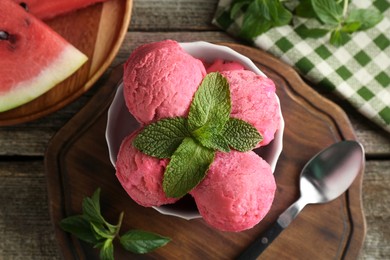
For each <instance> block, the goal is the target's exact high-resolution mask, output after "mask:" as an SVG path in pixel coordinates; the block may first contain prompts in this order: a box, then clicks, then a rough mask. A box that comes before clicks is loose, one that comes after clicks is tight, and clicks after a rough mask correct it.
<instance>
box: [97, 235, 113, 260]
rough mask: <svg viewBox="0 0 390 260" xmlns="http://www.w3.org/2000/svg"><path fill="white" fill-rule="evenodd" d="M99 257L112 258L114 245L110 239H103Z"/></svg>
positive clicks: (103, 259) (105, 259)
mask: <svg viewBox="0 0 390 260" xmlns="http://www.w3.org/2000/svg"><path fill="white" fill-rule="evenodd" d="M99 256H100V259H101V260H114V245H113V243H112V239H110V238H109V239H107V240H106V241H104V244H103V246H102V247H101V248H100V255H99Z"/></svg>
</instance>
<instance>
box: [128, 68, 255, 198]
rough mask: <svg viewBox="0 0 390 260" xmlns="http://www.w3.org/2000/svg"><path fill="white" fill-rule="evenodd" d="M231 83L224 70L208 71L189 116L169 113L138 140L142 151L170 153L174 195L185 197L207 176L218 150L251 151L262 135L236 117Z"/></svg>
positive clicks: (169, 190) (167, 187)
mask: <svg viewBox="0 0 390 260" xmlns="http://www.w3.org/2000/svg"><path fill="white" fill-rule="evenodd" d="M231 107H232V105H231V99H230V89H229V83H228V81H227V80H226V78H225V77H223V76H222V74H220V73H218V72H215V73H210V74H207V75H206V77H205V78H204V79H203V81H202V83H201V84H200V86H199V88H198V90H197V91H196V93H195V95H194V98H193V100H192V102H191V105H190V110H189V114H188V118H180V117H176V118H167V119H162V120H159V121H157V122H155V123H152V124H150V125H148V126H146V127H145V128H144V129H143V130H142V131H141V132H140V133H139V134H138V135H137V136H136V138H135V139H134V141H133V145H134V146H135V147H136V148H137V149H138V150H140V151H141V152H143V153H145V154H147V155H150V156H153V157H157V158H170V162H169V164H168V166H167V168H166V170H165V173H164V179H163V189H164V192H165V194H166V195H167V196H168V197H174V198H179V197H182V196H184V195H185V194H186V193H188V192H189V191H190V190H192V189H193V188H195V187H196V185H198V184H199V183H200V182H201V181H202V180H203V178H204V177H205V176H206V173H207V170H208V168H209V167H210V165H211V163H212V162H213V160H214V156H215V152H216V151H222V152H229V151H230V147H232V148H234V149H236V150H238V151H243V152H244V151H249V150H252V149H253V148H255V147H256V145H257V144H258V143H259V142H260V141H261V140H262V136H261V135H260V133H259V132H258V131H257V129H256V128H255V127H253V126H252V125H250V124H249V123H247V122H245V121H243V120H239V119H233V118H230V112H231Z"/></svg>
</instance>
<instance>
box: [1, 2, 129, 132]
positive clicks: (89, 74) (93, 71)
mask: <svg viewBox="0 0 390 260" xmlns="http://www.w3.org/2000/svg"><path fill="white" fill-rule="evenodd" d="M132 2H133V1H132V0H110V1H107V2H105V3H98V4H95V5H92V6H89V7H87V8H83V9H79V10H77V11H75V12H72V13H69V14H66V15H63V16H59V17H56V18H54V19H52V20H49V21H46V23H47V24H48V25H49V26H51V27H52V28H53V29H54V30H55V31H56V32H58V33H59V34H60V35H62V36H63V37H64V38H65V39H66V40H67V41H69V42H70V43H71V44H73V45H74V46H76V48H78V49H79V50H80V51H82V52H83V53H84V54H86V55H87V56H88V61H87V63H85V64H84V65H83V66H82V67H81V68H80V69H79V70H78V71H77V72H76V73H74V74H73V75H72V76H71V77H69V78H67V79H66V80H65V81H63V82H61V83H60V84H58V85H57V86H55V87H54V88H52V89H51V90H50V91H48V92H47V93H45V94H44V95H42V96H40V97H38V98H37V99H34V100H32V101H31V102H29V103H26V104H24V105H22V106H20V107H17V108H15V109H12V110H9V111H5V112H3V113H0V126H3V125H13V124H18V123H23V122H27V121H31V120H34V119H37V118H40V117H43V116H45V115H48V114H50V113H52V112H55V111H57V110H58V109H61V108H63V107H64V106H66V105H67V104H69V103H70V102H72V101H74V100H75V99H76V98H78V97H79V96H81V95H82V94H83V93H85V92H86V91H87V90H88V89H90V88H91V87H92V86H93V84H94V83H95V82H96V81H97V80H98V79H99V78H100V76H101V75H102V74H103V72H104V71H106V69H107V68H108V66H109V65H110V64H111V62H112V61H113V59H114V58H115V56H116V54H117V53H118V51H119V48H120V46H121V44H122V42H123V40H124V37H125V35H126V32H127V29H128V26H129V23H130V17H131V7H132Z"/></svg>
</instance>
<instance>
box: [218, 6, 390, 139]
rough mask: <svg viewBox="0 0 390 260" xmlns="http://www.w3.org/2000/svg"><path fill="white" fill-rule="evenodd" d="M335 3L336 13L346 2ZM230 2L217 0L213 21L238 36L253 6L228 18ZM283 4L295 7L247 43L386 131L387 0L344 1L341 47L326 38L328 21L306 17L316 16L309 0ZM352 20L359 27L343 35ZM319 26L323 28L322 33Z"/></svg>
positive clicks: (389, 107)
mask: <svg viewBox="0 0 390 260" xmlns="http://www.w3.org/2000/svg"><path fill="white" fill-rule="evenodd" d="M242 2H248V1H247V0H245V1H242ZM250 2H252V1H250ZM264 2H265V1H264ZM326 2H328V1H323V2H322V3H326ZM334 2H336V3H339V7H336V8H337V13H340V10H341V9H342V10H344V3H346V2H344V1H343V0H341V2H340V1H336V0H335V1H334ZM233 3H238V1H235V0H219V2H218V7H217V9H216V12H215V15H214V17H213V20H212V22H213V24H215V25H217V26H218V27H220V28H221V29H223V30H225V31H226V32H228V33H229V34H230V35H232V36H236V37H239V36H240V32H241V30H242V25H243V21H244V20H245V16H246V15H247V12H251V11H252V9H251V8H247V7H245V6H243V7H242V8H240V9H239V10H236V11H234V17H233V18H232V17H231V13H232V11H231V10H232V9H233V8H232V5H233ZM282 3H283V5H284V6H286V7H288V8H286V9H288V10H290V11H292V10H294V11H293V12H291V13H292V14H293V18H292V21H291V22H290V23H289V24H286V25H284V26H275V27H272V28H270V29H269V30H268V31H266V32H264V33H262V34H260V35H258V36H256V37H253V38H251V39H249V43H250V44H253V45H254V46H255V47H257V48H259V49H261V50H263V51H265V52H267V53H269V54H272V55H273V56H275V57H276V58H278V59H280V60H281V61H283V62H284V63H286V64H288V65H290V66H291V67H293V68H294V69H296V70H297V72H299V74H300V75H301V76H302V77H303V78H305V80H306V81H307V82H310V84H309V85H310V86H311V87H313V88H315V89H317V90H321V92H328V93H329V92H333V94H335V95H336V96H338V97H339V98H340V99H341V100H345V101H346V102H348V103H349V104H350V105H351V106H352V107H353V108H354V109H355V110H356V111H357V112H359V113H360V114H362V115H364V116H365V117H366V118H368V119H369V120H370V121H372V122H373V123H375V124H377V125H378V126H380V127H382V128H383V130H385V131H388V132H390V98H389V97H390V34H389V31H390V1H389V0H351V1H349V2H348V8H347V9H348V10H347V16H346V17H344V18H343V19H345V21H346V22H345V23H344V25H345V26H346V27H344V29H342V27H341V28H340V29H339V33H338V32H337V30H336V31H335V36H334V38H333V40H334V41H335V42H336V44H337V42H338V41H339V40H340V43H343V45H341V46H334V45H333V44H331V43H330V40H329V39H330V36H331V33H330V31H329V29H331V28H332V26H329V25H326V24H324V23H323V22H322V21H320V20H319V18H311V17H315V16H317V15H316V13H315V12H314V9H313V6H312V1H309V0H301V1H298V0H293V1H283V2H282ZM340 7H342V8H340ZM328 9H329V7H328ZM324 10H325V9H324ZM362 10H364V11H362ZM367 10H372V12H371V11H367ZM298 15H299V16H298ZM302 16H306V17H302ZM379 20H380V22H379V23H377V22H378V21H379ZM356 21H358V22H359V23H361V25H360V27H359V29H358V31H356V32H354V33H353V34H349V33H347V37H343V35H345V33H344V31H349V30H351V29H355V28H356V27H355V26H357V23H355V22H356ZM253 24H255V23H253ZM347 24H348V25H347ZM374 24H375V25H374ZM334 27H335V28H336V29H337V26H333V28H334ZM324 30H325V31H328V33H327V34H326V35H325V36H324V37H322V36H321V35H324ZM338 34H339V35H338ZM307 35H310V36H311V37H307ZM314 37H316V38H314ZM345 41H346V42H345Z"/></svg>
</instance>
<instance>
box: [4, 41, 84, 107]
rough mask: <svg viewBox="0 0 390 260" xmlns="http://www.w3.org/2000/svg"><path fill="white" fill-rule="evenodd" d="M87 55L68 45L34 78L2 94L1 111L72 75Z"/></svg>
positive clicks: (20, 103)
mask: <svg viewBox="0 0 390 260" xmlns="http://www.w3.org/2000/svg"><path fill="white" fill-rule="evenodd" d="M87 59H88V58H87V56H86V55H84V54H83V53H82V52H80V51H79V50H77V49H76V48H75V47H73V46H72V45H68V46H66V47H65V48H64V49H63V50H62V52H61V53H60V54H59V55H58V57H57V58H56V59H55V60H53V61H52V63H51V64H50V65H49V66H47V67H45V68H42V70H41V72H40V73H39V74H38V75H37V76H36V77H34V78H32V79H29V80H25V81H22V82H19V83H18V84H16V85H15V86H13V88H12V90H10V91H8V92H7V93H2V94H1V95H0V112H4V111H7V110H10V109H13V108H16V107H19V106H20V105H23V104H25V103H27V102H30V101H31V100H33V99H35V98H37V97H39V96H41V95H42V94H44V93H45V92H47V91H48V90H50V89H51V88H53V87H54V86H56V85H57V84H59V83H60V82H62V81H63V80H64V79H66V78H68V77H69V76H71V75H72V74H73V73H74V72H75V71H77V70H78V69H79V68H80V67H81V66H82V65H83V64H84V63H85V62H86V61H87Z"/></svg>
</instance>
